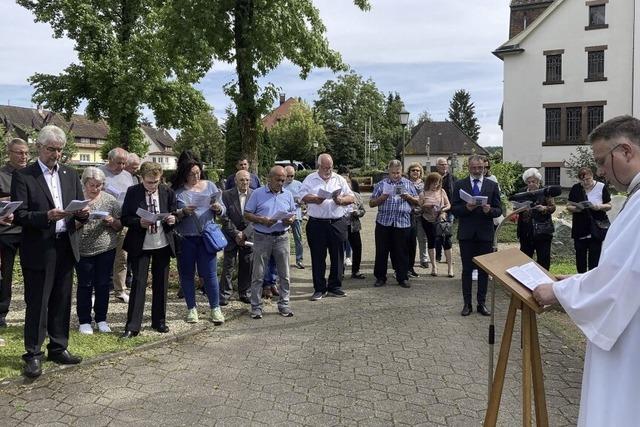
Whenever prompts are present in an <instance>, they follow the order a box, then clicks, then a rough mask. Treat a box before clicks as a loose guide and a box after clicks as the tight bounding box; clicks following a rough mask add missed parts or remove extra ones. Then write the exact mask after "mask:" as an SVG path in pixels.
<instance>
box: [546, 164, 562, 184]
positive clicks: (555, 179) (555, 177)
mask: <svg viewBox="0 0 640 427" xmlns="http://www.w3.org/2000/svg"><path fill="white" fill-rule="evenodd" d="M544 185H560V168H558V167H546V166H545V168H544Z"/></svg>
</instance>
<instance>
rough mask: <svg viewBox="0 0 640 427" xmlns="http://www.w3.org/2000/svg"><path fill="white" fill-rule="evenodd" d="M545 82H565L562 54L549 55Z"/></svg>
mask: <svg viewBox="0 0 640 427" xmlns="http://www.w3.org/2000/svg"><path fill="white" fill-rule="evenodd" d="M545 83H546V84H558V83H564V82H563V81H562V54H557V55H547V80H546V81H545Z"/></svg>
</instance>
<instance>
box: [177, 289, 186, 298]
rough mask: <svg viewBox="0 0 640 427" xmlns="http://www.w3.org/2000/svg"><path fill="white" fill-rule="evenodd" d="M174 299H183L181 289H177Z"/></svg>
mask: <svg viewBox="0 0 640 427" xmlns="http://www.w3.org/2000/svg"><path fill="white" fill-rule="evenodd" d="M176 298H180V299H182V298H184V292H182V288H178V293H177V294H176Z"/></svg>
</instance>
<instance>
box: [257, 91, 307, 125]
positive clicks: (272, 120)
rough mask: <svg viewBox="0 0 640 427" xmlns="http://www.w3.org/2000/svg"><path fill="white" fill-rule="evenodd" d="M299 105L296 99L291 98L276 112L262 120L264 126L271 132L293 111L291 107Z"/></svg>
mask: <svg viewBox="0 0 640 427" xmlns="http://www.w3.org/2000/svg"><path fill="white" fill-rule="evenodd" d="M297 103H298V100H297V99H296V98H289V99H287V100H286V101H285V102H284V103H282V104H281V105H279V106H278V107H277V108H276V109H275V110H273V111H271V112H270V113H269V114H267V115H266V116H264V118H263V119H262V125H263V126H264V128H265V129H267V130H269V129H271V128H272V127H274V126H275V125H276V123H278V121H279V120H281V119H283V118H285V117H287V116H288V115H289V112H290V111H291V107H292V106H294V105H295V104H297Z"/></svg>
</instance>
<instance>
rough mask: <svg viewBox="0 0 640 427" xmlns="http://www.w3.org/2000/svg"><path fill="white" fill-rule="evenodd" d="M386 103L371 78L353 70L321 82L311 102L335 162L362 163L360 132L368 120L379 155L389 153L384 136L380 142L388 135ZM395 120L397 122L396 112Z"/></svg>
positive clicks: (362, 138) (363, 143) (362, 142)
mask: <svg viewBox="0 0 640 427" xmlns="http://www.w3.org/2000/svg"><path fill="white" fill-rule="evenodd" d="M391 102H392V103H393V96H392V100H391ZM387 105H389V104H385V96H384V94H382V92H380V91H379V90H378V88H377V87H376V84H375V83H374V82H373V80H371V79H368V80H364V79H363V78H362V76H360V75H359V74H356V73H355V72H353V71H352V72H350V73H347V74H342V75H340V76H338V78H337V79H336V80H328V81H327V82H325V83H324V85H322V87H321V88H320V90H318V99H317V100H316V101H315V104H314V106H315V112H316V114H317V117H318V120H319V121H320V123H322V125H323V126H324V129H325V133H326V135H327V151H329V152H331V154H332V156H333V159H334V163H335V164H344V165H351V166H362V165H363V164H364V163H363V162H364V150H365V148H364V147H365V142H364V135H363V132H364V127H365V123H366V124H367V126H368V123H369V121H371V123H372V127H373V132H372V134H373V139H374V140H375V142H376V143H377V144H378V145H379V150H380V151H381V152H384V154H381V157H386V156H387V155H388V154H387V153H386V150H387V149H388V147H387V146H386V140H385V142H384V143H382V142H381V139H380V138H381V137H385V138H386V137H387V135H386V128H387V127H388V122H389V120H388V117H387V115H386V112H387V108H386V107H387ZM398 111H400V110H398ZM369 119H371V120H369ZM395 120H396V124H397V120H398V119H397V115H396V119H395ZM392 145H393V144H392ZM391 151H393V149H392V150H391Z"/></svg>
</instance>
